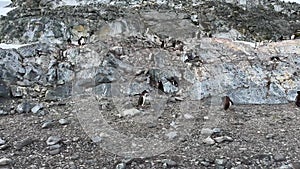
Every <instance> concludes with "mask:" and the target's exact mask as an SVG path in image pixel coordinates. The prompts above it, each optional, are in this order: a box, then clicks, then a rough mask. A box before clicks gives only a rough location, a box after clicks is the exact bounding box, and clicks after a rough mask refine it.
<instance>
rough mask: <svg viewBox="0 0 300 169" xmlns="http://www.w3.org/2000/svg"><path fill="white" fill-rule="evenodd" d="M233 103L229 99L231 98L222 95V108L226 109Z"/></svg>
mask: <svg viewBox="0 0 300 169" xmlns="http://www.w3.org/2000/svg"><path fill="white" fill-rule="evenodd" d="M232 105H233V102H232V101H231V99H230V98H229V97H228V96H225V97H224V100H223V108H224V110H228V109H229V107H230V106H232Z"/></svg>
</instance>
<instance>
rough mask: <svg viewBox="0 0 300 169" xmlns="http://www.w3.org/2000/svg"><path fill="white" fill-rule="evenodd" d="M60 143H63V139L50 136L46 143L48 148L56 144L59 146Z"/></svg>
mask: <svg viewBox="0 0 300 169" xmlns="http://www.w3.org/2000/svg"><path fill="white" fill-rule="evenodd" d="M60 141H61V138H60V137H57V136H50V137H49V138H48V139H47V141H46V143H47V145H48V146H52V145H54V144H57V143H58V142H60Z"/></svg>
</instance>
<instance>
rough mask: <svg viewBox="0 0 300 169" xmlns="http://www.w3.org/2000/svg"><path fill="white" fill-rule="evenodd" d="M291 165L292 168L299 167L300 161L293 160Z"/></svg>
mask: <svg viewBox="0 0 300 169" xmlns="http://www.w3.org/2000/svg"><path fill="white" fill-rule="evenodd" d="M291 166H292V168H293V169H299V168H300V162H293V163H292V165H291Z"/></svg>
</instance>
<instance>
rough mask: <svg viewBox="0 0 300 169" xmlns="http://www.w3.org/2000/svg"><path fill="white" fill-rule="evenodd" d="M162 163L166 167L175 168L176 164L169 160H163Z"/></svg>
mask: <svg viewBox="0 0 300 169" xmlns="http://www.w3.org/2000/svg"><path fill="white" fill-rule="evenodd" d="M162 163H164V164H166V165H167V166H168V167H175V166H177V163H176V162H175V161H173V160H171V159H163V160H162Z"/></svg>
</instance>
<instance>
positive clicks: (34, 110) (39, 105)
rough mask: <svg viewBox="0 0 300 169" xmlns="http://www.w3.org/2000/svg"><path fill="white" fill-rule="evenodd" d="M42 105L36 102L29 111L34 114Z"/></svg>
mask: <svg viewBox="0 0 300 169" xmlns="http://www.w3.org/2000/svg"><path fill="white" fill-rule="evenodd" d="M43 107H44V106H43V104H36V105H35V106H34V107H33V108H32V109H31V112H32V113H34V114H36V113H37V112H38V111H39V110H40V109H42V108H43Z"/></svg>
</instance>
